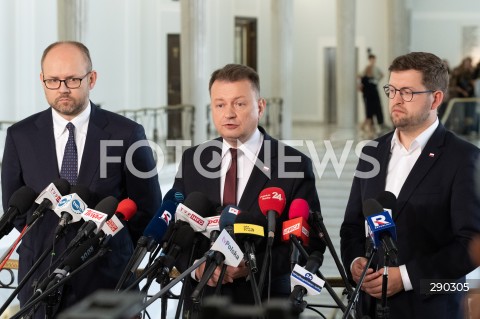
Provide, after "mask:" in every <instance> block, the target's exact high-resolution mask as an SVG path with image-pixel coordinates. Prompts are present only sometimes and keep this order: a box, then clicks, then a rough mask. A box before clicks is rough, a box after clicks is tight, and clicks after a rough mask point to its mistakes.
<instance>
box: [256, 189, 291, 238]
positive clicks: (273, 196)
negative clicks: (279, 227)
mask: <svg viewBox="0 0 480 319" xmlns="http://www.w3.org/2000/svg"><path fill="white" fill-rule="evenodd" d="M258 205H259V206H260V210H261V212H262V214H263V215H265V216H267V221H268V240H267V244H268V246H271V245H272V244H273V239H274V237H275V224H276V221H275V219H276V218H277V217H278V216H280V215H281V214H282V213H283V209H284V208H285V193H284V192H283V190H282V189H281V188H278V187H268V188H265V189H264V190H262V191H261V192H260V196H259V197H258Z"/></svg>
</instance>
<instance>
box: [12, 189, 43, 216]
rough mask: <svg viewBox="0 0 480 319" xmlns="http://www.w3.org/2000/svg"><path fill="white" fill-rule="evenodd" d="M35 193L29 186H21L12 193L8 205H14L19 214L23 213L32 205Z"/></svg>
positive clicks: (35, 196)
mask: <svg viewBox="0 0 480 319" xmlns="http://www.w3.org/2000/svg"><path fill="white" fill-rule="evenodd" d="M37 195H38V194H37V193H36V192H35V191H34V190H33V189H31V188H30V187H28V186H22V187H20V188H19V189H17V190H16V191H15V192H14V193H13V194H12V196H11V197H10V200H9V201H8V206H9V207H15V208H16V209H17V210H18V211H19V213H20V214H24V213H26V212H27V210H28V209H29V208H30V207H31V206H32V204H33V201H34V200H35V198H37Z"/></svg>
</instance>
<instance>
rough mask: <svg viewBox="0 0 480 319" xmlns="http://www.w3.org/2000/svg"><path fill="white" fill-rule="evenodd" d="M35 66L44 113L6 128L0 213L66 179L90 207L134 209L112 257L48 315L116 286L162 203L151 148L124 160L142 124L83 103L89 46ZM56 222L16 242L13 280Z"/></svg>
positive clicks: (61, 243) (65, 46) (77, 281)
mask: <svg viewBox="0 0 480 319" xmlns="http://www.w3.org/2000/svg"><path fill="white" fill-rule="evenodd" d="M41 68H42V70H41V74H40V81H41V82H40V83H41V84H42V86H43V89H44V92H45V97H46V99H47V102H48V104H49V105H50V106H51V108H49V109H47V110H45V111H42V112H39V113H37V114H34V115H32V116H30V117H28V118H26V119H24V120H22V121H20V122H18V123H16V124H14V125H12V126H11V127H10V128H9V129H8V131H7V137H6V142H5V151H4V155H3V163H2V166H3V167H2V196H3V198H2V199H3V208H4V211H6V210H7V208H8V202H9V199H10V197H11V196H12V194H13V193H14V192H15V191H16V190H17V189H19V188H20V187H22V186H23V185H27V186H29V187H31V188H32V189H34V190H35V191H36V192H38V193H40V192H41V191H42V190H43V189H44V188H45V187H46V186H47V185H48V184H49V183H51V182H53V181H55V180H57V179H58V178H60V177H61V178H64V179H66V180H68V181H69V183H70V185H71V186H72V192H73V190H74V189H73V185H78V186H77V187H79V186H84V187H87V188H88V189H89V190H90V192H91V193H92V194H91V195H92V196H90V200H89V199H88V198H84V200H85V201H86V202H87V205H88V206H89V207H91V208H95V206H96V204H97V202H98V201H99V200H101V199H103V198H105V197H107V196H114V197H116V198H117V199H118V200H122V199H124V198H126V197H129V198H131V199H132V200H133V201H134V202H135V203H136V204H137V206H138V211H137V213H136V215H135V216H134V217H133V218H132V219H130V220H129V221H128V223H126V226H127V227H126V229H125V230H121V231H120V232H119V233H117V234H116V236H115V237H113V238H112V239H111V240H110V242H109V246H110V248H111V252H109V253H107V254H106V255H104V256H103V257H100V258H99V259H98V260H97V261H95V262H94V263H92V264H90V265H89V266H88V267H86V268H85V269H83V270H82V271H81V272H79V273H78V274H76V275H75V276H72V278H71V279H70V280H69V281H68V282H67V283H66V284H65V285H64V286H63V287H62V288H61V289H60V292H61V295H60V302H59V303H57V304H56V307H54V311H53V316H55V315H56V314H58V313H59V312H60V311H61V310H62V309H65V308H66V307H68V306H70V305H72V304H73V303H76V302H78V301H80V300H82V299H83V298H84V297H85V296H87V295H89V294H91V293H92V292H93V291H95V290H97V289H113V288H115V286H116V284H117V282H118V280H119V278H120V276H121V274H122V272H123V269H124V268H125V266H126V264H127V262H128V260H129V259H130V256H131V254H132V252H133V243H134V242H135V243H136V241H137V239H138V238H139V237H140V236H141V235H142V233H143V229H144V228H145V226H146V225H147V224H148V222H149V221H150V220H151V218H152V216H153V215H154V213H155V212H156V211H157V209H158V208H159V206H160V204H161V201H162V199H161V191H160V187H159V183H158V176H157V174H156V170H155V161H154V158H153V153H152V150H151V149H150V147H146V146H141V147H139V148H137V149H136V150H135V151H134V152H133V156H132V158H131V159H128V158H126V154H127V150H128V149H129V147H130V146H131V145H132V144H134V143H135V142H138V141H140V142H141V141H145V140H146V136H145V132H144V129H143V127H142V126H141V125H139V124H137V123H135V122H133V121H131V120H129V119H127V118H125V117H123V116H120V115H118V114H115V113H112V112H109V111H106V110H103V109H100V108H99V107H98V106H96V105H95V104H93V103H92V102H90V100H89V93H90V90H92V89H93V88H94V86H95V83H96V80H97V72H96V71H95V70H93V69H92V61H91V58H90V53H89V50H88V48H86V47H85V46H84V45H83V44H82V43H79V42H72V41H67V42H56V43H53V44H51V45H50V46H48V47H47V48H46V49H45V51H44V53H43V56H42V59H41ZM105 142H114V143H115V144H114V145H115V146H108V147H106V146H105ZM102 147H103V148H104V149H102ZM102 154H103V155H102ZM129 161H131V162H132V163H133V166H134V168H135V169H137V170H138V171H140V172H153V174H152V176H151V177H148V178H145V177H142V176H136V174H135V172H136V171H135V170H131V169H130V168H131V167H129V166H128V163H129ZM107 162H108V163H107ZM102 165H103V166H102ZM62 195H67V194H62ZM31 214H32V211H29V212H28V213H27V215H26V216H25V215H24V216H19V217H18V218H17V219H16V220H15V225H16V228H17V229H18V230H22V228H23V227H24V226H25V223H26V220H27V219H28V217H29V216H30V215H31ZM58 224H59V218H58V216H57V215H56V214H55V213H54V212H53V211H47V212H46V213H45V215H44V216H43V217H42V218H40V219H38V221H37V223H36V224H35V225H34V226H33V227H32V228H31V230H30V231H29V232H28V233H27V234H26V236H25V237H24V238H23V240H22V243H21V245H20V247H19V249H18V253H19V257H20V261H19V264H20V269H19V278H18V279H19V281H20V280H22V279H23V277H24V276H25V274H26V273H27V271H29V270H30V267H31V266H32V265H33V264H34V263H35V262H36V261H37V259H38V258H39V256H40V255H41V254H42V253H43V252H44V251H45V250H46V249H49V247H52V244H53V243H54V233H55V228H56V226H57V225H58ZM80 224H81V223H78V222H77V223H73V224H70V225H68V226H67V227H66V228H65V229H66V234H65V236H64V237H63V238H62V239H60V240H58V241H56V242H55V244H54V246H53V249H52V252H51V254H52V257H48V258H47V260H45V261H44V262H43V263H42V264H41V265H40V267H39V268H38V269H37V271H36V272H35V273H34V274H33V276H31V278H30V279H29V280H28V281H27V283H26V285H25V286H24V287H23V289H22V290H21V291H20V293H19V299H20V303H21V305H24V304H25V302H26V301H27V300H28V299H29V298H30V296H31V295H32V293H33V291H34V290H33V289H34V288H33V286H34V284H35V283H36V282H37V281H39V280H41V279H42V278H43V277H44V276H45V274H46V275H48V274H49V273H51V272H52V271H53V270H54V269H55V268H56V267H58V265H57V264H54V265H55V266H56V267H53V269H52V268H50V265H49V264H51V263H54V262H55V261H56V259H57V258H60V257H61V256H62V252H63V251H64V250H65V249H66V246H67V245H68V243H69V242H70V241H71V240H72V239H73V237H74V236H75V235H76V233H77V230H78V229H79V227H80ZM54 304H55V302H54ZM57 306H58V309H55V308H57ZM44 310H45V307H44V306H43V304H42V305H41V306H40V307H38V309H37V311H36V312H35V315H34V317H35V318H45V311H44Z"/></svg>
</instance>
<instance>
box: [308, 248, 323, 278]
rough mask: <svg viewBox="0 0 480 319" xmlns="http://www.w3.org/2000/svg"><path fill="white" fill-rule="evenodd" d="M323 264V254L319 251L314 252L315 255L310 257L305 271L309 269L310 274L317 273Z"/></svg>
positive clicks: (312, 254)
mask: <svg viewBox="0 0 480 319" xmlns="http://www.w3.org/2000/svg"><path fill="white" fill-rule="evenodd" d="M324 252H325V251H324ZM322 264H323V253H321V252H319V251H314V252H313V253H311V254H310V256H308V258H307V263H306V265H305V269H307V270H308V271H310V272H313V273H316V272H317V271H318V269H319V268H320V267H321V266H322Z"/></svg>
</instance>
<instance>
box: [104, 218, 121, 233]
mask: <svg viewBox="0 0 480 319" xmlns="http://www.w3.org/2000/svg"><path fill="white" fill-rule="evenodd" d="M122 228H123V223H122V222H121V221H120V219H118V217H117V216H116V215H113V217H112V218H110V219H109V220H107V221H106V222H105V224H104V225H103V226H102V230H103V232H104V233H105V234H106V235H112V236H115V235H116V234H117V233H118V232H119V231H121V230H122Z"/></svg>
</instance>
